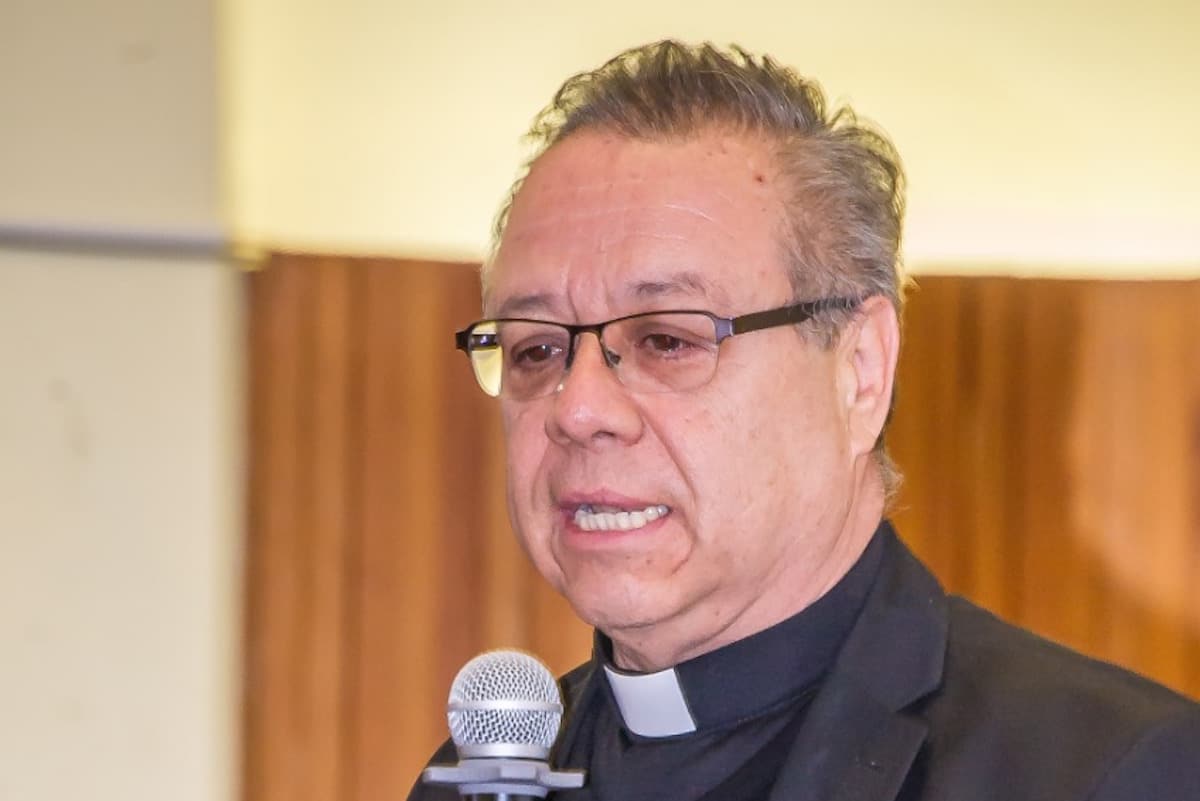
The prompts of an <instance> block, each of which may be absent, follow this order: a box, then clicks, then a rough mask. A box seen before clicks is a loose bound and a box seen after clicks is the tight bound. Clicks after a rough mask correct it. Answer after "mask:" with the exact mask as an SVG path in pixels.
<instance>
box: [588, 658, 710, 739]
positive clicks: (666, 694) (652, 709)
mask: <svg viewBox="0 0 1200 801" xmlns="http://www.w3.org/2000/svg"><path fill="white" fill-rule="evenodd" d="M604 672H605V674H606V675H607V676H608V686H609V687H611V688H612V693H613V698H614V699H616V702H617V707H618V708H619V709H620V710H621V718H622V719H623V720H624V721H625V727H626V728H627V729H629V731H631V732H633V733H634V734H637V735H640V736H642V737H671V736H672V735H676V734H691V733H692V732H694V731H695V730H696V720H695V718H693V717H692V712H691V710H690V709H688V704H687V699H686V698H684V695H683V686H682V685H680V683H679V676H678V674H676V672H675V668H667V669H666V670H660V671H658V672H657V673H636V674H635V673H622V672H621V671H619V670H616V669H615V668H613V667H611V666H609V665H605V666H604Z"/></svg>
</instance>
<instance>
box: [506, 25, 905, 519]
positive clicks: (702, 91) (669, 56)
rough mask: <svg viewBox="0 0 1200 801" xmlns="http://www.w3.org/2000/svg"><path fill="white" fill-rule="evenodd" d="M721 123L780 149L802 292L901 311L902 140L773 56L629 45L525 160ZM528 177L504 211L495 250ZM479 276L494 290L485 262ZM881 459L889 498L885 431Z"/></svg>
mask: <svg viewBox="0 0 1200 801" xmlns="http://www.w3.org/2000/svg"><path fill="white" fill-rule="evenodd" d="M714 129H718V130H721V129H725V130H729V131H732V132H736V133H746V134H753V135H757V136H760V137H762V138H763V139H764V140H765V141H766V142H767V143H768V146H770V147H771V149H772V155H773V156H774V158H775V160H776V162H777V164H778V166H779V168H780V171H781V174H782V176H783V177H784V180H785V182H786V185H787V187H788V195H789V196H788V197H787V198H786V199H785V205H786V209H785V215H786V220H787V223H786V225H785V226H784V228H785V230H783V231H782V232H781V234H782V235H781V237H780V239H781V241H780V244H781V246H782V248H783V251H784V258H785V261H786V263H787V264H788V266H789V276H790V279H791V283H792V288H793V292H794V293H795V295H796V299H797V300H803V299H810V298H818V297H846V298H866V297H870V296H872V295H882V296H884V297H886V298H888V300H890V301H891V303H892V304H893V305H894V306H895V307H896V310H897V313H899V312H900V311H901V310H902V308H903V303H904V290H905V285H906V281H905V278H904V271H903V267H902V263H901V259H900V238H901V228H902V224H903V218H904V171H903V169H902V167H901V165H900V158H899V155H898V154H897V153H896V149H895V147H893V145H892V143H891V142H890V141H889V140H888V138H887V137H886V136H885V135H884V134H882V133H881V132H879V131H877V130H875V129H874V128H872V127H871V126H870V125H869V124H867V123H865V122H863V121H861V120H860V119H859V118H858V117H857V116H856V115H855V113H854V111H853V110H852V109H850V108H849V107H848V106H842V107H840V108H837V109H835V110H834V111H832V112H830V111H828V110H827V104H826V100H825V95H824V93H823V92H822V90H821V88H820V86H818V85H817V84H816V83H815V82H813V81H810V80H806V79H805V78H802V77H801V76H800V75H798V74H797V73H796V72H795V71H793V70H791V69H789V68H787V67H783V66H780V65H779V64H777V63H776V62H775V61H773V60H772V59H771V58H770V57H767V56H762V57H756V56H754V55H752V54H750V53H748V52H746V51H745V50H743V49H742V48H740V47H736V46H734V47H731V48H729V49H722V48H718V47H716V46H714V45H712V44H708V43H705V44H702V45H686V44H682V43H680V42H676V41H671V40H667V41H661V42H655V43H652V44H648V45H643V46H641V47H635V48H632V49H630V50H626V51H625V52H623V53H621V54H619V55H618V56H616V57H615V58H613V59H611V60H610V61H608V62H607V63H605V64H604V65H602V66H601V67H599V68H597V69H595V70H592V71H589V72H583V73H580V74H578V75H575V76H574V77H572V78H570V79H568V80H567V81H566V83H564V84H563V85H562V87H561V88H560V89H559V90H558V92H557V93H556V94H555V96H554V99H553V100H551V101H550V103H549V105H547V106H546V107H545V108H544V109H543V110H542V111H541V112H540V113H539V114H538V115H537V117H536V118H535V119H534V122H533V125H532V127H531V128H530V130H529V134H528V136H527V138H528V140H529V141H530V143H531V144H532V145H533V147H534V154H533V156H532V157H531V158H530V160H529V162H528V163H527V165H526V169H527V170H528V167H529V166H531V165H532V164H533V162H535V161H536V160H537V158H538V157H540V156H541V155H542V154H543V153H545V152H546V151H547V150H549V149H550V148H551V147H553V146H554V145H555V144H557V143H558V142H561V141H563V140H564V139H565V138H567V137H568V136H570V135H571V134H572V133H574V132H576V131H580V130H591V131H606V132H612V133H615V134H618V135H620V136H624V137H628V138H630V139H639V140H648V141H664V140H665V141H671V140H686V139H689V138H692V137H694V136H697V135H699V134H702V133H705V132H708V131H712V130H714ZM522 181H523V176H522V177H521V178H518V179H517V181H516V182H515V183H514V184H513V187H512V189H511V191H510V192H509V195H508V198H507V200H506V201H505V203H504V204H503V206H502V207H501V210H500V213H499V214H498V215H497V217H496V222H495V226H494V230H493V239H492V257H494V255H495V251H496V249H497V248H498V247H499V243H500V239H501V237H502V235H503V233H504V227H505V224H506V222H507V220H508V213H509V210H510V209H511V207H512V202H513V198H514V197H515V196H516V193H517V191H518V190H519V189H520V187H521V183H522ZM488 261H489V262H490V261H491V257H489V260H488ZM483 276H484V283H485V287H486V279H487V267H486V265H485V268H484V273H483ZM852 314H853V312H852V311H846V310H840V309H836V308H834V309H831V310H830V311H828V312H826V313H825V314H823V315H821V316H820V317H819V318H818V319H817V320H816V321H815V323H814V324H813V327H812V329H811V330H812V331H814V332H815V333H816V334H817V336H818V337H819V340H820V342H821V344H822V346H823V347H827V348H828V347H832V346H833V344H834V343H835V342H836V341H837V337H838V334H839V332H840V331H841V328H842V326H843V325H844V324H845V322H846V321H847V320H848V319H850V317H851V316H852ZM889 418H890V414H889ZM885 428H886V426H885ZM875 459H876V462H877V463H878V465H879V467H880V472H881V475H882V478H883V483H884V487H885V490H886V492H887V494H888V498H889V499H891V498H892V497H893V496H894V494H895V491H896V489H897V488H898V486H899V483H900V475H899V472H898V471H897V470H896V468H895V466H894V464H893V463H892V461H891V459H890V457H889V456H888V454H887V451H886V448H885V446H884V437H883V433H882V432H881V433H880V436H879V440H878V441H877V442H876V445H875Z"/></svg>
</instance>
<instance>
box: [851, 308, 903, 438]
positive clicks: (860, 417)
mask: <svg viewBox="0 0 1200 801" xmlns="http://www.w3.org/2000/svg"><path fill="white" fill-rule="evenodd" d="M899 354H900V320H899V318H898V317H897V314H896V307H895V306H893V305H892V302H891V301H890V300H888V299H887V298H885V297H883V296H881V295H872V296H871V297H869V298H867V299H866V300H864V301H863V302H862V303H861V304H859V306H858V308H857V309H856V311H855V315H854V318H853V319H852V320H851V321H850V323H849V324H848V325H847V326H846V327H845V329H843V331H842V336H841V339H840V341H839V343H838V364H839V369H838V372H839V389H840V391H841V393H842V396H841V399H842V402H843V410H844V413H845V416H846V424H847V429H848V431H849V434H850V447H851V450H852V451H853V453H854V454H855V455H859V454H866V453H870V452H871V450H873V449H874V447H875V442H876V441H877V440H878V439H879V434H880V432H881V431H883V426H884V423H885V422H887V416H888V411H889V409H890V408H891V403H892V387H893V385H894V384H895V380H896V360H897V359H898V358H899Z"/></svg>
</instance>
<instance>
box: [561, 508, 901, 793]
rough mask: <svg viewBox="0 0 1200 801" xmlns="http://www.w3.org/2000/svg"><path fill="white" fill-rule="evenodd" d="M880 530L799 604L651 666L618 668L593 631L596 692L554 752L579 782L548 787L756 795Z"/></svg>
mask: <svg viewBox="0 0 1200 801" xmlns="http://www.w3.org/2000/svg"><path fill="white" fill-rule="evenodd" d="M883 539H884V538H883V537H882V536H880V533H879V532H878V531H877V532H876V534H875V536H874V537H873V538H872V539H871V542H870V544H869V545H868V546H867V548H866V550H865V551H864V552H863V555H862V556H861V557H860V558H859V560H858V561H857V563H856V564H855V565H854V567H853V568H851V570H850V571H849V572H848V573H847V574H846V575H845V576H844V577H843V578H842V580H841V581H839V582H838V583H837V584H836V585H835V586H834V587H833V588H832V589H831V590H830V591H829V592H828V593H826V594H825V595H824V596H823V597H822V598H820V599H819V600H818V601H817V602H816V603H814V604H812V605H811V606H809V607H808V608H807V609H805V610H804V611H802V612H800V613H799V614H797V615H795V616H793V617H791V618H788V619H787V620H784V621H782V622H781V623H778V624H776V625H775V626H772V627H771V628H769V629H766V630H765V631H761V632H759V633H757V634H754V635H752V636H750V637H747V638H745V639H743V640H739V641H737V642H734V643H730V644H729V645H726V646H725V647H723V648H720V649H718V650H716V651H712V652H710V653H706V654H703V655H701V656H698V657H696V658H695V659H691V660H689V661H687V662H684V663H682V664H679V665H676V666H675V667H674V668H673V669H668V670H667V671H662V672H660V673H658V674H650V675H648V676H647V675H636V674H629V673H624V672H622V671H619V670H617V669H616V668H615V667H614V666H613V660H612V643H611V641H609V639H608V638H607V637H605V636H604V635H603V634H601V633H599V632H597V633H596V638H595V650H594V654H593V664H595V665H598V666H601V667H603V671H599V672H598V673H599V675H597V676H596V677H595V678H594V680H593V681H594V683H595V684H596V685H598V687H597V691H596V692H592V693H590V694H589V695H586V696H585V697H584V698H583V699H581V705H580V708H578V709H576V710H574V711H573V714H572V720H571V722H570V724H569V728H568V731H567V733H566V736H565V738H564V741H563V743H562V746H564V747H563V749H562V751H561V752H560V753H559V754H558V759H557V764H559V765H560V766H569V767H572V768H582V769H584V770H586V771H587V784H586V785H585V786H584V788H583V789H581V790H574V791H570V792H564V793H560V794H559V795H558V796H557V797H558V798H560V799H562V801H765V799H766V798H767V796H768V794H769V793H770V790H771V787H772V785H773V784H774V783H775V778H776V776H777V775H778V774H779V771H780V769H781V767H782V766H783V764H784V761H785V759H786V758H787V755H788V752H789V750H790V747H791V745H792V742H793V740H794V739H795V735H796V732H797V730H798V729H799V727H800V723H801V721H802V720H803V718H804V712H805V709H806V707H807V705H808V701H809V699H811V698H812V696H813V695H814V694H815V693H816V691H817V689H818V687H819V686H820V683H821V679H822V677H823V676H824V675H825V673H826V672H828V670H829V669H830V668H831V667H832V666H833V663H834V660H835V659H836V657H837V654H838V651H839V649H840V648H841V645H842V643H843V641H844V640H845V638H846V636H847V635H848V634H849V632H850V630H851V629H852V628H853V626H854V622H855V620H856V618H857V617H858V614H859V612H860V611H861V610H862V606H863V603H864V601H865V600H866V597H867V594H868V592H869V591H870V589H871V586H872V584H873V583H874V580H875V577H876V575H877V573H878V570H879V565H880V561H881V559H882V557H883V551H884V548H883ZM644 706H649V707H650V708H649V709H646V708H643V707H644ZM663 710H665V711H663Z"/></svg>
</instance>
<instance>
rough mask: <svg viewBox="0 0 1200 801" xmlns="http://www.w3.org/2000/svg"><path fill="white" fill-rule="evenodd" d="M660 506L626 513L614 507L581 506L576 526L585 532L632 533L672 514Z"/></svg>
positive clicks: (666, 507) (577, 511)
mask: <svg viewBox="0 0 1200 801" xmlns="http://www.w3.org/2000/svg"><path fill="white" fill-rule="evenodd" d="M670 511H671V509H670V507H668V506H663V505H662V504H658V505H657V506H647V507H646V508H645V509H638V510H634V511H626V510H624V509H617V508H616V507H613V506H587V505H586V504H585V505H583V506H580V507H579V508H578V509H576V510H575V525H577V526H579V527H580V528H581V529H583V530H584V531H632V530H633V529H638V528H641V527H642V526H644V525H646V524H647V523H650V522H653V521H655V520H657V519H658V518H660V517H662V516H663V515H665V514H667V513H668V512H670Z"/></svg>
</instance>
